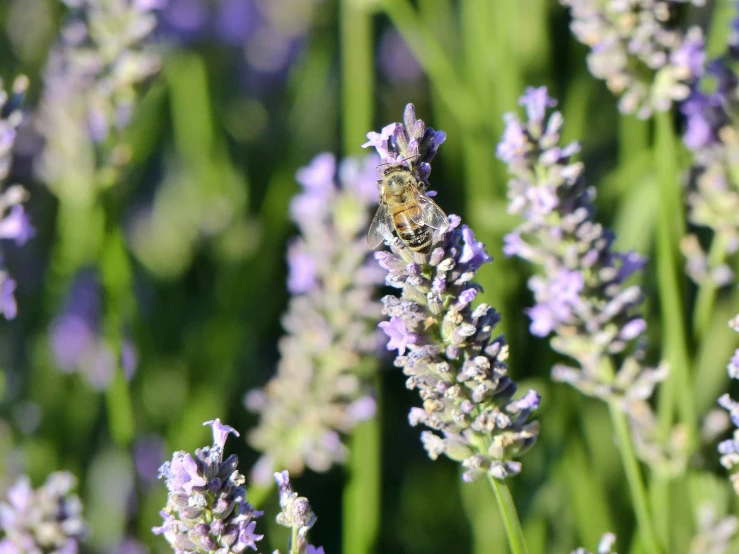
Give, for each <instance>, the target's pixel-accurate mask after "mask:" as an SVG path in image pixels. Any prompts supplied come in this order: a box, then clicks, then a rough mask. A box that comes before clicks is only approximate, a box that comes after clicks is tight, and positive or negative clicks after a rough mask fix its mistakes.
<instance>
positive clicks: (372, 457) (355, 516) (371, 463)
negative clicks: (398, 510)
mask: <svg viewBox="0 0 739 554" xmlns="http://www.w3.org/2000/svg"><path fill="white" fill-rule="evenodd" d="M340 10H341V13H340V32H341V63H342V65H341V69H342V129H343V143H344V153H345V154H347V155H348V154H356V153H358V152H361V144H362V142H363V140H362V139H363V137H365V136H366V134H367V132H369V131H370V130H372V129H373V126H372V123H373V121H372V120H373V117H372V114H373V112H374V109H373V108H374V105H373V82H374V74H373V70H374V64H373V59H372V56H373V45H372V14H371V13H370V12H369V11H368V8H367V4H366V3H364V2H358V1H357V0H341V3H340ZM379 389H380V379H379V376H377V377H376V379H375V390H376V391H378V392H379ZM380 413H381V411H380V399H379V394H378V397H377V415H376V417H375V418H373V419H372V420H370V421H366V422H363V423H361V424H359V425H358V426H357V427H355V429H354V430H353V431H352V435H351V437H350V440H349V461H348V464H347V466H346V471H347V480H346V483H345V484H344V490H343V498H342V510H343V518H344V524H343V526H342V535H343V536H342V541H343V551H344V552H352V553H356V554H371V553H372V552H374V551H375V547H376V544H377V535H378V532H379V528H380V509H381V505H382V497H381V491H382V470H381V468H382V464H381V460H380V457H381V454H382V450H381V448H380V444H381V440H380V422H379V414H380Z"/></svg>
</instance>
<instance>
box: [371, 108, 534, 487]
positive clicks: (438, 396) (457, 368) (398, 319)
mask: <svg viewBox="0 0 739 554" xmlns="http://www.w3.org/2000/svg"><path fill="white" fill-rule="evenodd" d="M368 138H369V139H370V141H369V142H368V143H367V144H366V145H365V146H374V147H375V148H377V151H378V152H379V153H380V155H381V156H382V157H383V158H384V159H385V160H392V161H397V160H403V159H405V160H407V161H406V162H405V163H408V164H409V165H410V168H411V169H412V171H413V172H414V173H415V174H416V175H419V176H420V178H424V177H428V173H429V171H430V166H429V162H430V161H431V159H432V158H433V156H434V154H435V153H436V149H437V148H438V146H439V144H441V142H442V141H443V139H444V134H443V133H441V132H436V131H434V130H433V129H430V128H429V129H425V126H424V124H423V122H422V121H420V120H416V118H415V111H414V108H413V106H412V105H409V106H408V107H407V108H406V110H405V118H404V124H400V123H395V124H392V125H388V126H387V127H385V128H384V129H383V131H382V133H379V134H378V133H369V134H368ZM388 243H389V246H390V250H391V252H387V251H381V252H377V253H376V255H375V257H376V258H377V260H378V261H379V263H380V265H381V266H382V267H383V268H384V269H385V270H386V271H387V273H388V274H387V277H386V282H387V284H388V285H390V286H392V287H395V288H397V289H400V290H401V294H400V296H399V297H398V296H394V295H389V296H386V297H384V298H383V300H382V302H383V304H384V308H383V313H384V314H385V315H386V316H388V317H389V318H390V320H389V321H386V322H383V323H381V324H380V327H381V328H382V329H383V330H384V331H385V333H386V334H387V336H388V337H389V339H390V340H389V342H388V344H387V348H388V350H394V349H397V351H398V356H397V358H396V360H395V365H396V366H398V367H401V368H402V369H403V373H404V374H405V375H406V376H407V377H408V379H407V381H406V385H407V386H408V388H409V389H418V391H419V393H420V396H421V398H422V400H423V408H412V409H411V411H410V414H409V421H410V424H411V425H413V426H416V425H418V424H419V423H423V424H424V425H426V426H427V427H430V428H431V429H433V430H434V431H436V432H431V431H424V432H423V433H422V435H421V439H422V441H423V444H424V447H425V448H426V450H427V452H428V454H429V456H430V457H431V458H432V459H436V458H438V457H439V456H440V455H441V454H445V455H446V456H447V457H449V458H451V459H453V460H456V461H459V462H461V463H462V465H463V466H464V467H465V468H466V471H465V473H464V476H463V477H464V479H465V480H466V481H473V480H476V479H479V478H481V477H484V476H485V475H488V476H490V477H494V478H497V479H503V478H505V477H507V476H510V475H515V474H517V473H519V472H520V471H521V464H520V463H519V462H518V461H515V460H514V458H515V457H517V456H519V455H521V454H522V453H523V452H524V451H526V450H527V449H528V448H529V447H530V446H532V445H533V444H534V442H535V440H536V437H537V435H538V433H539V424H538V422H536V421H529V417H530V416H531V414H532V412H533V411H534V410H535V409H536V408H537V406H538V404H539V395H538V394H537V393H536V392H535V391H533V390H531V391H529V392H528V393H527V394H525V395H524V396H523V397H522V398H520V399H517V400H514V399H513V396H514V395H515V394H516V391H517V388H518V386H517V384H516V383H515V382H514V381H513V380H512V379H511V378H510V377H508V375H507V374H506V372H507V367H506V364H505V360H506V358H507V357H508V346H507V345H506V343H505V339H504V337H503V336H497V337H493V334H492V333H493V328H494V327H495V325H496V323H497V322H498V321H499V318H500V316H499V315H498V314H497V313H496V312H495V310H494V309H493V308H491V307H490V306H489V305H487V304H479V305H478V306H476V307H473V301H474V300H475V297H476V296H477V294H478V293H479V292H480V290H481V287H480V286H479V285H478V284H477V283H474V282H473V281H472V279H473V278H474V276H475V274H476V272H477V271H478V269H480V267H481V266H482V265H483V264H485V263H487V262H490V261H491V258H490V257H489V256H488V255H487V252H486V251H485V246H484V245H483V244H482V243H480V242H478V241H476V240H475V237H474V234H473V232H472V230H471V229H470V228H469V227H467V226H466V225H460V218H459V217H457V216H450V217H449V226H448V227H447V228H446V229H443V230H438V231H436V232H435V233H434V237H433V247H432V250H431V253H430V254H429V255H418V254H416V253H414V252H413V251H411V250H410V249H409V248H408V247H407V246H406V245H405V244H403V242H401V241H400V239H398V238H397V237H393V238H392V239H388Z"/></svg>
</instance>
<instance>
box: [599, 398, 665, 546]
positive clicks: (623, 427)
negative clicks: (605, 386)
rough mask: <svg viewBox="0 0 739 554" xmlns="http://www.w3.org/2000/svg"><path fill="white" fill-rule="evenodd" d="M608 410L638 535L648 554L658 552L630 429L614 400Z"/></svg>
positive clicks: (610, 402)
mask: <svg viewBox="0 0 739 554" xmlns="http://www.w3.org/2000/svg"><path fill="white" fill-rule="evenodd" d="M608 411H609V412H610V414H611V421H612V422H613V428H614V430H615V432H616V439H617V441H618V451H619V453H620V454H621V462H622V463H623V466H624V471H625V472H626V480H627V482H628V484H629V492H630V493H631V500H632V502H633V504H634V510H635V511H636V520H637V523H638V525H639V532H640V537H641V538H642V541H643V546H644V549H645V551H646V552H647V553H648V554H659V553H660V552H661V550H660V548H659V545H658V543H657V536H656V534H655V532H654V528H653V526H652V520H651V517H650V515H649V505H648V504H647V493H646V489H645V488H644V481H643V479H642V475H641V469H640V468H639V462H638V461H637V459H636V454H635V453H634V447H633V445H632V441H631V431H630V429H629V424H628V422H627V421H626V415H625V414H624V413H623V411H622V410H621V408H620V407H619V406H618V404H617V401H615V400H610V401H609V402H608Z"/></svg>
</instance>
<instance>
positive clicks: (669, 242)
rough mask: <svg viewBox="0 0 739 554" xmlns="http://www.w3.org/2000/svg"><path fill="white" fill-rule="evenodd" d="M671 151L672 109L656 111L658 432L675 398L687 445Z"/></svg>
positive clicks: (690, 420) (691, 421)
mask: <svg viewBox="0 0 739 554" xmlns="http://www.w3.org/2000/svg"><path fill="white" fill-rule="evenodd" d="M676 150H677V145H676V140H675V133H674V130H673V127H672V119H671V113H670V112H665V113H658V114H657V115H656V138H655V166H656V168H657V177H658V181H659V201H660V205H659V208H658V209H659V223H658V228H657V281H658V283H659V293H660V311H661V319H662V325H663V327H662V328H663V333H662V354H663V356H664V358H665V359H666V360H667V361H668V362H669V364H670V376H669V377H668V379H667V382H666V383H665V385H666V386H665V387H663V394H662V395H661V397H660V414H659V417H660V429H661V432H662V434H663V435H666V434H667V433H668V432H669V429H670V427H671V425H672V417H673V411H674V408H675V403H676V401H677V411H678V413H679V414H680V419H681V420H682V422H683V423H684V424H685V426H686V429H687V431H688V437H689V442H690V444H692V443H693V442H694V440H695V426H696V415H695V405H694V400H693V391H692V387H691V380H690V367H689V362H688V360H689V357H688V347H687V337H686V331H685V321H684V310H683V298H682V290H681V280H680V271H679V269H678V265H677V256H678V252H679V248H678V245H679V244H680V239H681V238H682V236H683V232H684V226H685V224H684V218H683V210H682V201H681V200H682V199H681V192H680V191H681V189H680V186H679V185H678V182H677V175H678V171H679V168H678V164H677V152H676ZM678 399H679V401H678Z"/></svg>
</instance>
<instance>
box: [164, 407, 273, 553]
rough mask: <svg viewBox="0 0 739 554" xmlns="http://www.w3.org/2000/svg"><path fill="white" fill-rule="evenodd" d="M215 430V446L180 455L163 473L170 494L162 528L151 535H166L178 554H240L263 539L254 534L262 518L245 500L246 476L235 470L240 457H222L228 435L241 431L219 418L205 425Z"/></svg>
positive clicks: (167, 464) (175, 454)
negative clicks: (200, 553) (203, 553)
mask: <svg viewBox="0 0 739 554" xmlns="http://www.w3.org/2000/svg"><path fill="white" fill-rule="evenodd" d="M203 425H210V426H211V427H212V428H213V445H212V446H205V447H203V448H199V449H197V450H195V456H193V455H191V454H190V453H189V452H183V451H178V452H175V453H174V455H173V456H172V460H171V461H170V462H165V463H164V464H163V465H162V467H161V468H160V470H159V474H160V478H162V477H163V478H165V479H166V483H167V489H169V496H168V501H167V506H166V508H165V509H164V510H162V512H161V515H162V520H163V522H162V525H161V526H157V527H153V528H152V532H153V533H154V534H156V535H163V536H164V538H165V539H166V540H167V542H169V543H170V544H171V545H172V546H173V547H174V548H175V550H176V551H177V552H180V553H187V552H193V553H194V552H207V553H209V554H215V553H216V552H217V553H218V554H230V553H234V554H238V553H239V552H243V551H244V550H245V549H246V548H251V549H253V550H256V549H257V545H256V542H257V541H259V540H261V538H262V535H258V534H257V533H255V528H256V520H257V518H259V516H261V515H262V512H258V511H256V510H255V509H254V507H253V506H252V505H251V504H249V503H248V502H247V501H246V490H245V489H244V483H245V482H246V478H245V477H244V476H243V475H242V474H240V473H239V472H238V470H237V466H238V458H237V457H236V456H235V455H233V454H232V455H231V456H229V457H228V458H225V459H224V457H223V448H224V445H225V441H226V438H227V437H228V435H229V434H235V435H236V436H238V433H236V432H235V430H234V429H233V428H231V427H229V426H228V425H224V424H223V423H221V421H220V420H219V419H214V420H211V421H207V422H205V423H204V424H203Z"/></svg>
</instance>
